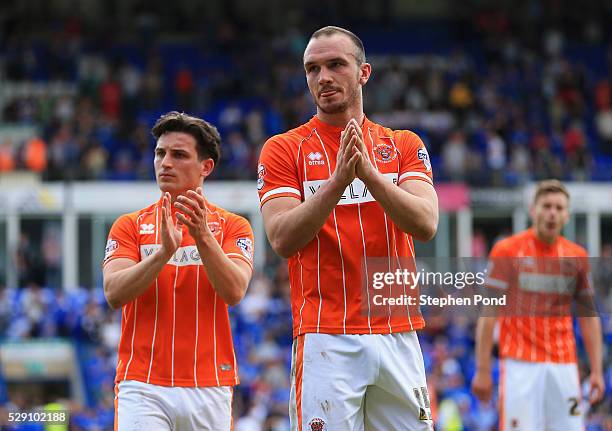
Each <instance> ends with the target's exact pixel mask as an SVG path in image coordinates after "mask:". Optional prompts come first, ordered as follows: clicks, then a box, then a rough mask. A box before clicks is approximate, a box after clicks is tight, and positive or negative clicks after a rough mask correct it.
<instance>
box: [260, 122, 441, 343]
mask: <svg viewBox="0 0 612 431" xmlns="http://www.w3.org/2000/svg"><path fill="white" fill-rule="evenodd" d="M342 130H343V128H341V127H333V126H330V125H329V124H326V123H324V122H322V121H321V120H319V119H318V118H317V117H316V116H315V117H313V118H312V119H311V120H310V121H309V122H308V123H306V124H304V125H302V126H300V127H298V128H296V129H292V130H290V131H288V132H286V133H283V134H281V135H277V136H273V137H272V138H270V139H269V140H268V141H267V142H266V144H265V145H264V147H263V149H262V152H261V156H260V160H259V166H258V183H257V188H258V190H259V199H260V203H261V205H262V206H263V205H265V204H266V202H268V201H269V200H271V199H275V198H279V197H293V198H296V199H299V200H300V201H302V202H303V201H305V200H307V199H309V198H310V197H311V196H312V195H313V194H314V193H316V191H317V189H318V188H319V187H320V186H321V184H322V183H323V182H325V181H326V180H328V179H329V178H330V177H331V176H332V173H333V172H334V170H335V168H336V158H337V153H338V149H339V146H340V133H341V132H342ZM362 132H363V136H364V141H365V145H366V147H367V149H368V151H369V155H370V159H371V160H372V163H373V164H374V166H375V167H376V168H377V169H378V170H379V171H380V172H381V173H382V174H383V175H384V176H385V178H386V179H387V180H388V181H390V182H393V183H394V184H396V185H399V184H401V183H403V182H404V181H407V180H419V181H425V182H427V183H429V184H433V177H432V171H431V163H430V160H429V155H428V154H427V150H426V149H425V146H424V144H423V142H422V141H421V140H420V139H419V137H418V136H417V135H416V134H414V133H412V132H410V131H403V130H402V131H393V130H391V129H388V128H385V127H383V126H380V125H378V124H375V123H373V122H371V121H370V120H368V119H367V118H366V119H365V120H364V122H363V125H362ZM371 257H378V258H385V259H388V261H389V267H391V266H394V267H397V265H398V264H399V265H401V264H400V263H399V262H400V258H411V259H414V244H413V241H412V237H411V236H409V235H406V234H405V233H404V232H402V231H401V230H400V229H398V228H397V226H395V225H394V224H393V222H392V221H391V219H390V218H389V217H387V215H386V214H385V212H384V211H383V208H382V207H381V206H380V204H379V203H378V202H376V201H375V199H374V197H373V196H372V194H371V193H370V192H369V191H368V190H367V188H366V187H365V184H364V183H363V182H362V181H361V180H359V179H358V178H356V179H355V180H354V181H353V182H352V183H351V184H350V185H349V186H348V187H347V189H346V191H345V193H344V194H343V196H342V197H341V199H340V201H339V202H338V204H337V206H336V207H335V209H334V210H333V211H332V213H331V214H330V216H329V217H328V218H327V220H326V222H325V225H324V226H323V228H322V229H321V230H320V231H319V232H318V234H317V235H316V237H315V238H314V239H313V240H312V241H310V243H308V244H307V245H306V247H304V249H302V250H300V251H299V252H298V253H297V254H295V255H294V256H292V257H291V258H290V259H289V274H290V282H291V303H292V304H291V308H292V315H293V336H294V337H296V336H298V335H301V334H304V333H309V332H321V333H329V334H366V333H392V332H400V331H408V330H414V329H419V328H422V327H423V326H424V321H423V318H422V316H421V315H420V314H412V315H411V313H410V310H409V309H408V308H406V313H404V314H403V315H396V314H395V313H393V315H392V313H391V312H390V313H389V315H380V314H377V315H371V313H370V312H369V311H370V310H369V309H368V310H367V311H366V312H364V311H363V309H362V305H363V303H364V301H366V302H367V301H368V299H367V298H363V296H364V292H367V289H364V288H363V286H362V283H363V282H364V275H365V274H367V273H368V268H367V262H368V261H367V260H366V259H365V258H371ZM370 278H371V274H370V275H368V279H370Z"/></svg>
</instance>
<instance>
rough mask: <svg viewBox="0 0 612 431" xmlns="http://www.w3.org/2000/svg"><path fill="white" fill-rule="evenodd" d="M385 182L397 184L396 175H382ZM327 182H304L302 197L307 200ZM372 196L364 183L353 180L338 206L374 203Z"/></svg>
mask: <svg viewBox="0 0 612 431" xmlns="http://www.w3.org/2000/svg"><path fill="white" fill-rule="evenodd" d="M383 176H384V177H385V179H387V181H390V182H393V183H394V184H397V173H390V174H383ZM325 181H327V180H314V181H304V183H303V185H304V197H305V199H308V198H310V197H312V195H314V194H315V193H316V192H317V190H319V187H321V185H322V184H323V183H324V182H325ZM375 200H376V199H374V196H372V193H370V191H369V190H368V188H367V187H366V185H365V183H364V182H363V181H361V180H360V179H359V178H355V179H354V180H353V182H352V183H351V184H349V185H348V187H347V188H346V189H345V190H344V193H343V194H342V196H341V197H340V201H339V202H338V205H352V204H363V203H366V202H374V201H375Z"/></svg>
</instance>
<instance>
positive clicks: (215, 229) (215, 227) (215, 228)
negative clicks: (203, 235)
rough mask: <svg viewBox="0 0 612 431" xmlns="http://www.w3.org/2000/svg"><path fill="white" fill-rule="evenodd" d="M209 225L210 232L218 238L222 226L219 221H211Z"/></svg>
mask: <svg viewBox="0 0 612 431" xmlns="http://www.w3.org/2000/svg"><path fill="white" fill-rule="evenodd" d="M207 225H208V230H209V231H210V233H212V234H213V235H214V236H217V235H219V234H220V233H221V224H220V223H219V222H218V221H209V222H208V223H207Z"/></svg>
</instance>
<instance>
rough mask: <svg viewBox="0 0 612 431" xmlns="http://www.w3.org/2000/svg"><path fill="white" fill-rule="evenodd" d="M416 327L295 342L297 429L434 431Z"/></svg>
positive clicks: (293, 393)
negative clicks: (413, 328) (396, 331)
mask: <svg viewBox="0 0 612 431" xmlns="http://www.w3.org/2000/svg"><path fill="white" fill-rule="evenodd" d="M430 407H431V406H430V402H429V394H428V392H427V384H426V380H425V367H424V365H423V355H422V353H421V348H420V346H419V341H418V338H417V335H416V333H415V332H414V331H411V332H402V333H397V334H364V335H357V334H347V335H344V334H342V335H334V334H304V335H301V336H299V337H297V338H296V339H294V341H293V358H292V367H291V400H290V409H289V410H290V420H291V430H292V431H303V430H304V431H363V430H369V431H401V430H412V431H418V430H433V425H432V420H431V408H430Z"/></svg>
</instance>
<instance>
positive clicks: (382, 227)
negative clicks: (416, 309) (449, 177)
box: [258, 27, 438, 431]
mask: <svg viewBox="0 0 612 431" xmlns="http://www.w3.org/2000/svg"><path fill="white" fill-rule="evenodd" d="M304 69H305V71H306V80H307V83H308V87H309V89H310V92H311V95H312V97H313V99H314V102H315V103H316V105H317V113H316V115H315V116H314V117H313V118H312V119H311V120H310V121H309V122H307V123H306V124H304V125H302V126H300V127H298V128H296V129H293V130H290V131H288V132H287V133H284V134H282V135H278V136H274V137H272V138H270V139H269V140H268V141H267V142H266V144H265V146H264V148H263V150H262V153H261V157H260V164H259V167H258V189H259V197H260V201H261V209H262V213H263V218H264V222H265V228H266V232H267V234H268V238H269V239H270V243H271V244H272V247H273V249H274V250H275V251H276V252H277V253H278V254H279V255H281V256H283V257H286V258H289V272H290V278H291V297H292V312H293V336H294V343H293V360H292V373H291V378H292V388H291V406H290V416H291V424H292V425H291V428H292V429H293V430H302V429H304V430H324V429H328V430H333V431H343V430H362V429H364V428H365V429H368V430H378V431H383V430H399V429H411V430H424V429H432V422H431V413H430V405H429V396H428V393H427V389H426V387H427V384H426V380H425V370H424V365H423V357H422V354H421V350H420V346H419V342H418V339H417V335H416V332H415V330H416V329H419V328H422V327H423V326H424V321H423V319H422V316H420V315H410V313H409V312H407V311H406V312H404V314H403V315H401V316H395V315H394V316H392V315H391V314H388V315H384V316H381V315H370V314H369V313H368V312H366V313H363V312H362V308H361V307H362V305H363V304H364V303H365V302H366V299H365V298H364V296H365V295H364V294H363V291H362V283H363V281H364V279H363V277H364V269H363V266H362V265H364V264H366V265H367V261H366V259H367V258H368V257H387V258H388V259H389V261H391V260H393V261H395V260H398V261H399V258H401V257H411V258H413V257H414V245H413V240H412V237H415V238H417V239H419V240H424V241H427V240H429V239H431V238H432V237H433V236H434V234H435V232H436V229H437V222H438V201H437V196H436V192H435V190H434V188H433V180H432V172H431V164H430V161H429V156H428V154H427V150H426V149H425V146H424V145H423V142H422V141H421V140H420V139H419V137H418V136H417V135H416V134H414V133H412V132H409V131H404V130H401V131H393V130H390V129H387V128H385V127H383V126H381V125H378V124H375V123H373V122H372V121H370V120H369V119H367V118H366V117H365V115H364V112H363V96H362V87H363V86H364V85H365V84H366V83H367V82H368V79H369V77H370V73H371V66H370V64H368V63H366V61H365V51H364V48H363V44H362V42H361V40H360V39H359V38H358V37H357V36H355V35H354V34H353V33H351V32H350V31H347V30H345V29H342V28H338V27H324V28H322V29H320V30H318V31H316V32H315V33H314V34H313V35H312V36H311V38H310V40H309V43H308V46H307V47H306V50H305V51H304ZM366 311H367V310H366Z"/></svg>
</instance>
